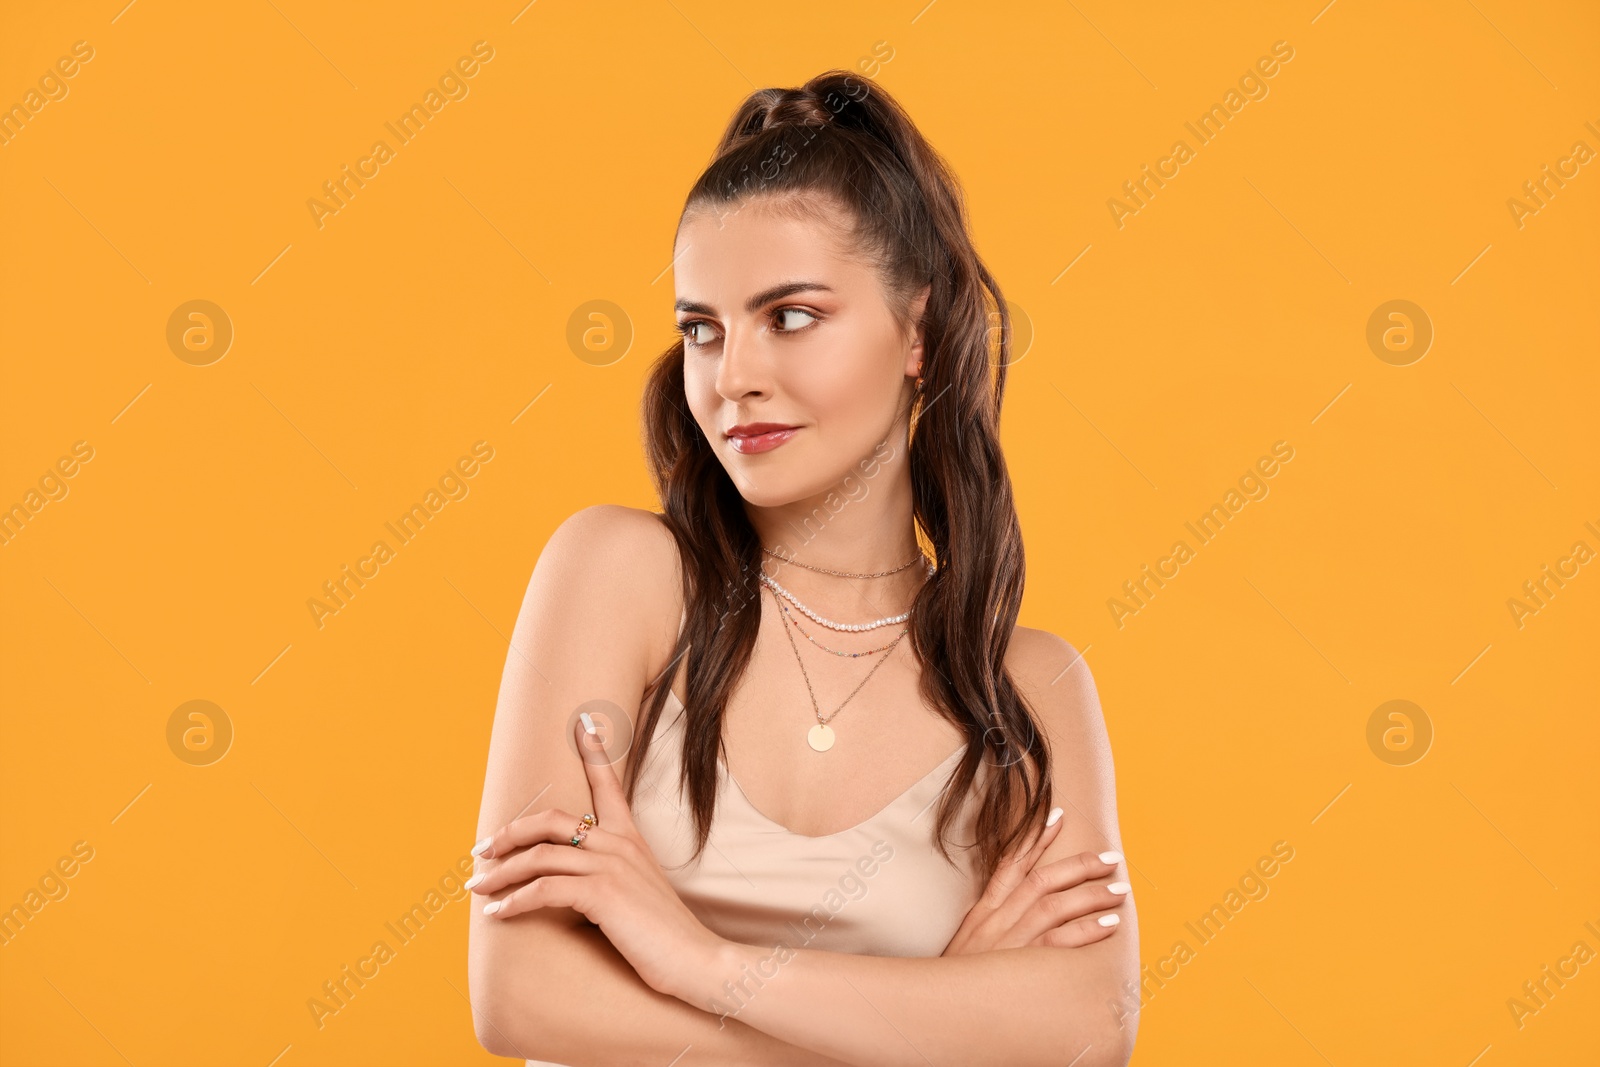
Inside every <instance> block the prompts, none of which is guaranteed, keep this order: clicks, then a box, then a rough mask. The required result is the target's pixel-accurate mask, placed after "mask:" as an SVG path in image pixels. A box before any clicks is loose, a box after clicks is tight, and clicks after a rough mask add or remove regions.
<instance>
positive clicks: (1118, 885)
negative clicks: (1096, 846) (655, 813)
mask: <svg viewBox="0 0 1600 1067" xmlns="http://www.w3.org/2000/svg"><path fill="white" fill-rule="evenodd" d="M482 877H483V875H481V874H480V875H479V876H478V878H482ZM478 878H474V879H473V880H472V882H476V881H477V880H478ZM472 882H468V883H467V885H469V886H470V885H471V884H472ZM1132 888H1133V886H1131V885H1129V884H1128V883H1127V882H1112V883H1111V884H1110V885H1108V886H1106V891H1107V892H1108V893H1117V894H1122V893H1126V892H1128V891H1129V890H1131V889H1132Z"/></svg>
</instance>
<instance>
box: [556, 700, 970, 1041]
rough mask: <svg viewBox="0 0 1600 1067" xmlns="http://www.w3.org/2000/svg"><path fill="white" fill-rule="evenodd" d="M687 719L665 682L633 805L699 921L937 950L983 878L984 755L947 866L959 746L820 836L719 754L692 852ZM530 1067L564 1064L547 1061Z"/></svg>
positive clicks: (729, 928) (795, 936)
mask: <svg viewBox="0 0 1600 1067" xmlns="http://www.w3.org/2000/svg"><path fill="white" fill-rule="evenodd" d="M641 715H642V712H641ZM684 725H685V717H684V707H683V703H682V702H681V701H679V700H678V696H677V694H676V693H673V692H670V691H669V692H668V693H667V697H666V703H665V704H664V705H663V706H662V709H661V716H660V717H659V718H658V719H657V720H656V728H655V733H654V734H653V740H652V741H651V744H650V751H649V753H648V754H647V756H646V757H645V764H644V769H643V771H642V772H641V774H640V777H639V785H638V789H637V790H636V791H635V793H634V802H633V809H632V810H633V818H634V822H635V824H636V825H637V826H638V827H639V832H640V834H641V835H643V837H644V839H645V841H647V842H648V843H649V845H650V848H651V851H653V852H654V853H655V856H656V860H657V861H658V862H659V863H660V864H661V866H662V868H663V870H664V871H665V872H666V875H667V880H668V881H669V882H670V883H671V884H672V887H673V889H675V890H677V893H678V896H679V897H680V898H681V899H682V900H683V902H684V903H685V904H686V905H688V907H689V910H690V911H692V912H693V913H694V914H695V916H696V917H697V918H699V920H700V921H701V922H703V923H704V924H705V925H706V928H707V929H709V930H711V931H712V932H713V933H715V934H718V935H720V936H722V937H725V938H728V939H730V940H733V941H738V942H741V943H743V944H747V945H758V946H761V947H763V948H776V947H777V946H778V945H780V944H782V945H786V946H787V947H788V948H790V949H799V948H811V949H823V950H825V951H828V952H849V953H853V954H856V955H865V956H938V955H940V954H941V953H942V952H943V951H944V949H945V946H946V945H948V944H949V943H950V939H951V938H952V937H954V936H955V932H956V930H957V929H958V928H959V927H960V926H961V920H962V919H963V918H965V917H966V914H967V911H968V910H969V909H970V908H971V907H972V905H973V904H975V903H977V900H978V896H979V895H980V893H981V891H982V888H983V887H982V886H981V885H979V884H978V873H977V867H978V854H977V848H976V847H975V846H974V845H973V842H974V840H975V835H974V823H975V820H976V818H977V810H978V797H979V796H980V795H981V790H982V789H983V787H984V786H985V784H986V783H987V782H988V775H989V773H990V772H989V768H988V766H987V765H984V766H982V767H980V768H979V771H978V777H977V781H976V782H975V783H974V790H973V792H972V793H971V794H970V795H968V796H967V797H966V798H965V802H964V803H963V805H962V807H961V809H960V812H959V814H958V817H957V819H956V821H955V823H954V824H953V826H952V831H951V836H950V852H951V858H952V859H953V860H954V861H955V865H954V866H952V865H951V864H950V863H949V862H948V861H946V860H945V858H944V857H943V856H942V855H940V853H939V850H938V847H937V845H935V843H934V840H933V824H934V822H935V819H936V816H937V812H938V804H937V801H938V799H939V793H940V791H941V790H942V789H943V788H944V785H945V782H946V781H947V780H948V779H949V776H950V774H951V772H952V771H954V770H955V765H956V763H957V762H958V761H959V760H960V758H961V755H962V754H963V753H964V752H965V751H966V746H964V745H963V746H962V747H961V748H960V749H958V750H956V751H955V752H952V753H951V754H950V755H949V756H947V757H946V758H945V759H944V760H943V761H942V762H940V764H939V765H938V766H937V767H935V768H934V769H933V770H931V771H929V772H928V773H927V774H926V775H925V776H923V777H922V778H921V779H920V780H919V781H917V782H916V783H915V784H913V785H912V786H911V788H909V789H907V790H906V791H905V792H904V793H902V794H900V796H898V797H896V798H895V799H894V800H891V801H890V802H889V803H888V805H886V806H885V807H884V808H883V809H882V810H880V811H879V812H878V813H877V814H876V815H873V816H871V817H870V818H868V819H867V820H866V821H864V822H862V823H860V824H858V825H856V826H853V827H851V828H850V829H848V830H841V831H840V832H838V833H836V834H829V835H827V836H826V837H807V836H805V835H804V834H797V833H794V832H793V831H791V830H789V829H788V828H787V827H784V826H782V825H780V824H779V823H776V822H774V821H773V820H771V819H769V818H767V817H766V816H765V815H763V814H762V813H761V812H760V811H758V810H757V809H756V807H755V805H753V804H752V803H751V802H750V799H749V798H748V797H747V796H745V793H744V789H743V788H742V787H741V786H740V785H739V783H738V782H737V781H735V780H734V778H733V775H732V774H730V773H729V772H728V768H727V765H726V764H725V763H723V761H722V760H721V758H720V757H719V758H718V760H717V793H716V808H715V811H714V812H713V815H712V820H711V834H710V836H709V837H708V838H707V839H706V847H705V850H704V851H703V852H702V853H701V854H700V856H699V857H697V858H695V859H694V860H693V861H692V862H691V860H690V856H691V854H692V853H693V851H694V820H693V818H692V817H691V816H690V814H689V804H688V793H687V790H685V789H682V788H681V787H680V785H679V780H678V779H679V768H680V766H681V765H682V759H683V734H684ZM963 846H965V847H963ZM526 1065H527V1067H562V1065H561V1064H556V1063H549V1062H547V1061H543V1060H527V1061H526Z"/></svg>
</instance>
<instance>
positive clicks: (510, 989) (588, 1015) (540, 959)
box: [467, 506, 837, 1067]
mask: <svg viewBox="0 0 1600 1067" xmlns="http://www.w3.org/2000/svg"><path fill="white" fill-rule="evenodd" d="M676 568H677V549H676V546H675V545H674V543H673V541H672V538H671V536H670V534H668V533H667V532H666V530H665V529H664V528H662V527H661V526H660V524H659V522H658V520H656V519H655V518H653V517H652V516H650V515H649V514H648V513H645V512H641V511H635V510H633V509H629V508H620V507H609V506H601V507H594V508H587V509H584V510H583V511H580V512H578V513H577V514H575V515H574V516H572V517H571V518H570V519H568V520H567V521H566V522H565V523H563V524H562V525H561V527H560V528H558V529H557V530H556V531H555V532H554V533H553V534H552V535H551V537H550V541H549V543H548V544H547V545H546V546H545V549H544V551H543V553H541V555H540V557H539V562H538V565H537V566H536V567H535V568H534V573H533V577H532V579H531V580H530V582H529V584H528V591H527V596H526V598H525V599H524V602H523V605H522V610H521V613H520V614H519V615H518V618H517V624H516V628H515V630H514V632H513V634H512V638H511V650H510V651H509V652H508V654H507V657H506V667H505V674H504V676H503V678H502V681H501V686H500V699H499V704H498V706H497V707H496V710H495V720H494V729H493V733H492V735H491V739H490V744H489V759H488V769H487V772H486V775H485V780H484V792H483V802H482V805H481V808H480V811H479V815H478V830H477V837H478V838H482V837H484V836H486V835H488V834H490V833H492V832H494V830H495V829H496V828H497V827H500V826H503V825H505V824H506V823H507V822H509V821H510V820H511V819H512V818H514V817H515V816H516V815H518V814H519V813H531V812H534V811H538V810H540V809H543V808H549V807H561V808H565V809H567V810H569V811H578V812H583V811H591V810H593V808H592V806H591V794H590V789H589V785H588V781H587V779H586V775H585V771H584V765H583V763H582V761H581V760H580V759H579V758H578V755H577V753H576V752H575V751H574V750H573V749H572V748H571V747H570V741H569V740H568V737H569V735H570V733H571V729H570V725H571V722H572V720H573V718H574V717H575V716H576V715H577V712H578V710H579V707H580V706H581V705H583V704H584V703H586V702H587V701H591V700H596V699H604V700H608V701H610V702H612V703H613V704H615V705H616V706H617V707H618V708H619V709H622V710H623V711H624V713H625V714H626V715H628V716H629V717H631V716H633V714H634V710H635V709H636V708H638V706H639V702H640V700H641V698H642V696H643V691H644V686H645V684H646V683H647V681H648V680H649V679H648V678H647V677H646V675H647V673H648V670H649V667H650V665H651V664H653V663H655V662H657V660H659V661H660V662H662V663H665V661H666V659H667V655H668V654H667V653H666V651H665V650H666V649H669V648H670V647H671V646H672V644H673V642H674V641H675V639H676V636H677V622H678V603H679V599H680V596H681V594H680V593H679V592H678V591H677V588H676V585H675V583H676V581H677V578H676V574H677V569H676ZM479 868H480V870H481V869H483V868H484V861H481V860H480V861H479ZM468 932H469V939H470V945H469V950H468V961H467V962H468V985H469V988H470V993H471V1001H472V1009H473V1019H474V1025H475V1027H476V1029H477V1035H478V1040H479V1042H480V1043H481V1044H482V1045H483V1046H484V1048H486V1049H487V1050H489V1051H490V1052H493V1053H496V1054H498V1055H504V1056H520V1057H523V1058H532V1059H547V1060H553V1061H555V1062H558V1063H564V1064H573V1065H588V1064H599V1063H605V1064H623V1063H626V1064H651V1065H654V1067H659V1065H661V1064H665V1063H668V1062H670V1061H671V1060H672V1059H673V1057H675V1056H677V1055H678V1054H679V1053H681V1052H682V1051H683V1050H684V1049H685V1047H686V1046H690V1045H693V1047H694V1052H693V1058H694V1062H695V1063H696V1064H702V1063H704V1064H727V1065H734V1064H748V1063H773V1064H783V1065H794V1067H836V1063H837V1061H835V1060H833V1059H832V1058H830V1057H827V1056H824V1055H821V1054H819V1053H816V1052H811V1051H808V1050H805V1049H799V1048H795V1047H793V1046H791V1045H788V1044H787V1043H785V1042H784V1041H782V1040H781V1039H778V1038H774V1037H771V1036H769V1035H767V1034H763V1033H761V1032H760V1031H758V1030H753V1029H751V1028H750V1027H748V1026H745V1025H744V1024H743V1023H739V1022H737V1021H733V1020H730V1021H728V1023H727V1024H726V1025H725V1026H724V1025H722V1022H721V1020H719V1019H718V1018H717V1017H716V1016H714V1015H710V1014H707V1013H705V1012H703V1011H699V1010H696V1009H694V1008H691V1007H689V1006H688V1005H686V1004H683V1003H681V1002H679V1001H677V1000H674V999H673V998H672V997H670V996H666V995H664V994H662V993H658V992H656V991H655V990H653V989H651V988H650V987H649V986H647V985H646V984H645V983H644V982H643V981H642V980H641V979H640V978H639V976H638V975H637V974H636V973H635V972H634V970H633V968H632V967H630V966H629V965H628V963H627V961H626V960H625V959H623V958H622V956H621V955H620V954H619V953H618V952H617V951H616V949H615V948H613V947H612V945H611V944H610V942H609V941H607V939H606V937H605V936H604V934H602V933H601V932H600V931H599V930H598V929H597V928H595V927H593V926H590V925H589V924H588V923H587V921H586V920H585V919H584V917H583V916H582V915H581V914H579V913H578V912H577V911H575V910H573V909H571V908H542V909H540V910H538V911H534V912H530V913H528V914H525V915H519V916H515V917H513V918H510V919H506V920H494V919H491V918H489V917H488V916H485V915H483V914H482V910H481V902H480V906H478V907H474V908H473V909H472V912H471V916H470V920H469V926H468Z"/></svg>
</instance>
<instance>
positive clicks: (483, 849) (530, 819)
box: [472, 808, 607, 860]
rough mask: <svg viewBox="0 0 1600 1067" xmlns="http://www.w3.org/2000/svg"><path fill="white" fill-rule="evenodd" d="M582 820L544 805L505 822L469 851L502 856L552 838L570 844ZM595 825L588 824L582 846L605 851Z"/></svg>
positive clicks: (485, 855) (477, 853) (482, 856)
mask: <svg viewBox="0 0 1600 1067" xmlns="http://www.w3.org/2000/svg"><path fill="white" fill-rule="evenodd" d="M582 824H583V820H582V819H581V818H580V817H579V816H577V815H574V814H572V813H571V812H569V811H566V810H565V809H562V808H545V809H544V810H543V811H536V812H534V813H533V814H532V815H524V816H522V817H520V818H517V819H513V820H511V821H510V822H508V823H506V824H505V825H504V826H502V827H500V829H498V830H496V831H495V832H494V833H493V834H490V835H489V836H488V837H486V838H484V839H483V840H482V841H480V842H478V844H477V847H476V848H474V849H473V850H472V854H473V855H474V856H477V857H479V858H481V859H491V860H492V859H502V858H504V857H505V856H506V855H508V854H509V853H511V852H514V851H516V850H517V849H519V848H525V847H526V846H528V845H535V844H538V843H539V842H541V841H554V842H557V843H562V842H565V843H567V844H571V843H572V839H573V837H575V836H576V835H577V832H578V827H579V826H580V825H582ZM599 829H600V827H599V826H591V827H589V830H588V833H587V835H586V836H585V837H584V841H583V845H584V847H585V848H592V849H593V850H594V851H596V852H605V851H607V844H606V842H605V840H604V835H603V834H600V833H598V832H597V831H599Z"/></svg>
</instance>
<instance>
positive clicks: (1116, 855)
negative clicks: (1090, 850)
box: [1100, 852, 1122, 863]
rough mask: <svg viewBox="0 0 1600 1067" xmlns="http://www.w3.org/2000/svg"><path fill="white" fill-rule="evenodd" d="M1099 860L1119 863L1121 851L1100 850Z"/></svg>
mask: <svg viewBox="0 0 1600 1067" xmlns="http://www.w3.org/2000/svg"><path fill="white" fill-rule="evenodd" d="M1100 862H1101V863H1121V862H1122V853H1120V852H1102V853H1100Z"/></svg>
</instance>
